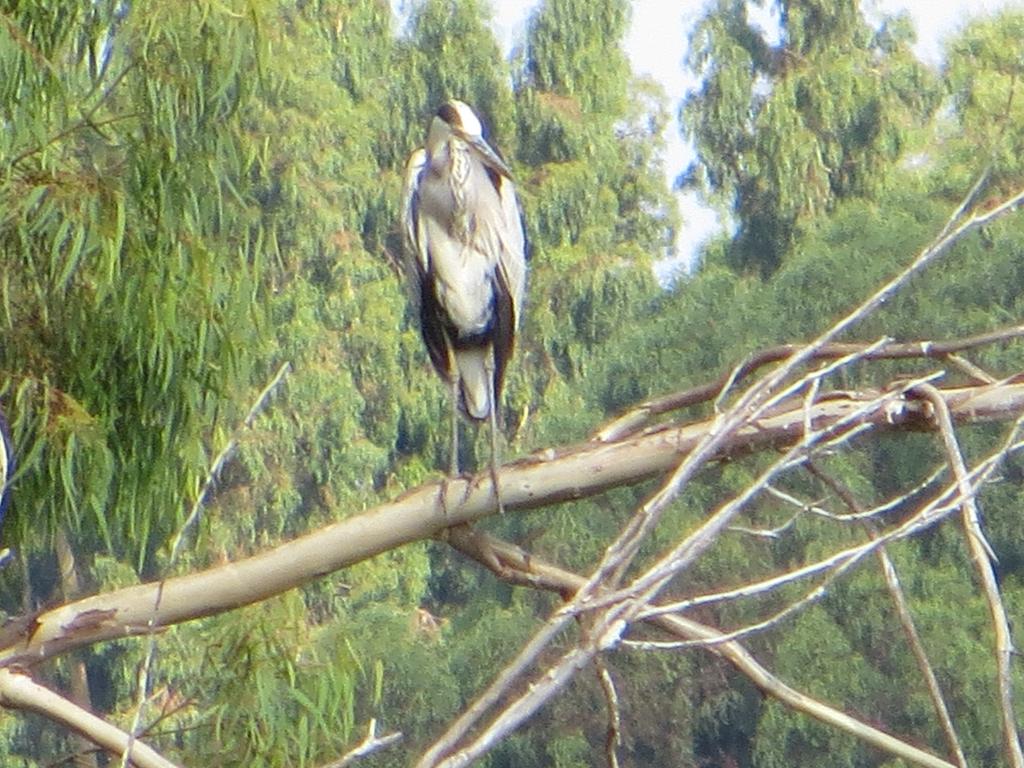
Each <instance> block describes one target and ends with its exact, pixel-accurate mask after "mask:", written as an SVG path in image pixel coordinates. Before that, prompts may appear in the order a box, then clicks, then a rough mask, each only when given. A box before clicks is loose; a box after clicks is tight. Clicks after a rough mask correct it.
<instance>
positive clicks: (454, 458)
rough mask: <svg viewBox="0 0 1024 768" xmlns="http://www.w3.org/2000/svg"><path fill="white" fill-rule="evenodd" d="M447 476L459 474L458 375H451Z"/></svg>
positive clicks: (453, 476)
mask: <svg viewBox="0 0 1024 768" xmlns="http://www.w3.org/2000/svg"><path fill="white" fill-rule="evenodd" d="M450 461H451V463H450V464H449V471H448V476H449V477H452V478H455V477H458V476H459V377H458V376H452V455H451V459H450Z"/></svg>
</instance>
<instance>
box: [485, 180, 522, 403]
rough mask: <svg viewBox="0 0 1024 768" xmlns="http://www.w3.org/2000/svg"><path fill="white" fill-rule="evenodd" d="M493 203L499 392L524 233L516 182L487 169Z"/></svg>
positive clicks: (518, 296) (516, 306) (490, 243)
mask: <svg viewBox="0 0 1024 768" xmlns="http://www.w3.org/2000/svg"><path fill="white" fill-rule="evenodd" d="M487 175H488V178H489V180H490V182H491V184H492V185H493V187H494V192H495V193H496V198H492V200H493V201H494V202H495V203H496V205H495V206H494V207H493V208H489V209H488V210H489V211H490V212H491V215H489V216H487V217H486V224H487V226H486V230H487V236H486V238H487V244H486V245H485V246H484V247H485V248H487V249H488V250H489V251H490V252H491V257H492V258H493V259H494V262H492V263H493V264H494V286H493V287H494V325H493V328H492V338H493V344H494V393H495V400H496V401H497V399H498V396H499V395H500V394H501V390H502V386H503V383H504V379H505V367H506V365H507V364H508V361H509V359H510V358H511V357H512V350H513V347H514V346H515V335H516V329H517V328H518V326H519V317H520V313H521V311H522V306H523V299H524V296H525V293H526V252H525V251H526V236H525V234H524V232H523V220H522V216H521V215H520V213H519V202H518V200H517V199H516V192H515V186H514V185H513V183H512V179H511V178H510V177H508V176H506V175H499V174H496V173H494V172H492V171H490V170H489V169H488V174H487Z"/></svg>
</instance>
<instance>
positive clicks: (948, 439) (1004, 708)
mask: <svg viewBox="0 0 1024 768" xmlns="http://www.w3.org/2000/svg"><path fill="white" fill-rule="evenodd" d="M920 392H921V393H922V394H923V395H924V396H925V397H926V398H927V399H928V402H930V403H931V404H932V405H933V406H934V408H935V420H936V422H938V425H939V429H940V433H941V435H942V441H943V444H944V445H945V447H946V454H947V455H948V457H949V463H950V465H951V466H952V467H953V474H954V475H955V476H956V480H957V483H958V485H959V487H960V495H961V496H963V499H964V501H963V507H962V512H963V522H964V530H965V532H966V534H967V544H968V548H969V549H970V552H971V559H972V560H973V561H974V567H975V570H976V571H977V573H978V579H979V580H980V581H981V584H982V587H983V589H984V591H985V598H986V599H987V600H988V607H989V612H990V613H991V615H992V627H993V630H994V631H995V637H996V669H997V670H998V681H999V701H1000V710H1001V712H1002V718H1003V737H1004V738H1005V739H1006V751H1007V757H1008V758H1009V760H1010V764H1011V765H1013V766H1014V768H1024V753H1022V751H1021V744H1020V733H1019V732H1018V730H1017V717H1016V715H1015V714H1014V707H1013V680H1012V675H1011V673H1012V662H1013V652H1014V651H1013V635H1012V632H1011V630H1010V621H1009V618H1008V617H1007V615H1006V606H1005V605H1004V604H1003V598H1002V595H1001V594H1000V592H999V584H998V582H997V581H996V575H995V571H994V569H993V568H992V558H991V557H990V555H991V552H992V549H991V547H990V546H989V545H988V541H987V540H986V539H985V534H984V532H983V531H982V529H981V515H980V514H979V512H978V502H977V499H976V497H975V495H974V494H970V493H968V490H969V489H970V488H971V481H970V476H969V473H968V472H967V467H966V466H965V464H964V458H963V454H962V453H961V452H960V446H959V444H958V442H957V439H956V433H955V432H954V430H953V419H952V417H951V416H950V414H949V408H948V407H947V406H946V401H945V400H943V399H942V396H941V394H939V392H938V391H937V390H936V389H935V387H932V386H930V385H924V386H922V387H920Z"/></svg>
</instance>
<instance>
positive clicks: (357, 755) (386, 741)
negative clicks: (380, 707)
mask: <svg viewBox="0 0 1024 768" xmlns="http://www.w3.org/2000/svg"><path fill="white" fill-rule="evenodd" d="M401 739H402V734H401V733H400V732H398V731H394V732H392V733H387V734H385V735H383V736H378V735H377V718H375V717H371V718H370V723H369V725H368V726H367V728H366V736H365V737H364V738H363V740H362V741H361V742H359V743H358V744H356V745H355V746H354V747H352V749H350V750H349V751H348V752H346V753H345V754H344V755H342V757H341V759H340V760H335V761H334V762H333V763H328V764H327V765H324V766H321V768H348V766H350V765H352V763H354V762H355V761H356V760H362V759H363V758H364V757H367V756H369V755H372V754H373V753H374V752H379V751H380V750H382V749H386V748H387V747H390V746H391V745H392V744H397V743H398V742H399V741H401Z"/></svg>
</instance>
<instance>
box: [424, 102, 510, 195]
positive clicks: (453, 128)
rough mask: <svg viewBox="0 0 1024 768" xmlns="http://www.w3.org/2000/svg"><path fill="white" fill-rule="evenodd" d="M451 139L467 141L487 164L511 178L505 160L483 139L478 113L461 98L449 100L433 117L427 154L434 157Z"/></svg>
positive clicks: (428, 137) (482, 128)
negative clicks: (452, 137)
mask: <svg viewBox="0 0 1024 768" xmlns="http://www.w3.org/2000/svg"><path fill="white" fill-rule="evenodd" d="M450 136H455V137H456V138H459V139H461V140H462V141H464V142H466V144H468V145H469V146H470V147H472V148H473V149H475V150H476V151H477V153H478V154H479V155H480V158H481V159H482V160H483V161H484V163H485V164H486V165H488V166H490V167H491V168H492V169H494V170H495V171H497V172H498V173H500V174H501V175H503V176H508V177H509V178H511V176H512V172H511V171H510V170H509V168H508V166H507V165H506V164H505V161H504V160H502V159H501V157H500V156H499V155H498V153H497V152H495V151H494V150H493V149H492V148H491V146H490V144H488V143H487V140H486V139H484V127H483V124H482V123H481V122H480V118H479V117H477V115H476V112H474V111H473V109H472V107H470V106H469V105H468V104H466V103H465V102H464V101H459V100H458V99H451V100H450V101H446V102H445V103H444V104H442V105H441V107H440V109H438V110H437V114H436V115H434V119H433V120H432V121H431V123H430V133H429V134H428V135H427V151H428V152H429V153H430V154H431V155H433V154H434V152H436V151H437V150H438V148H439V147H441V146H442V144H443V143H444V142H446V141H447V140H448V138H449V137H450Z"/></svg>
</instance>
